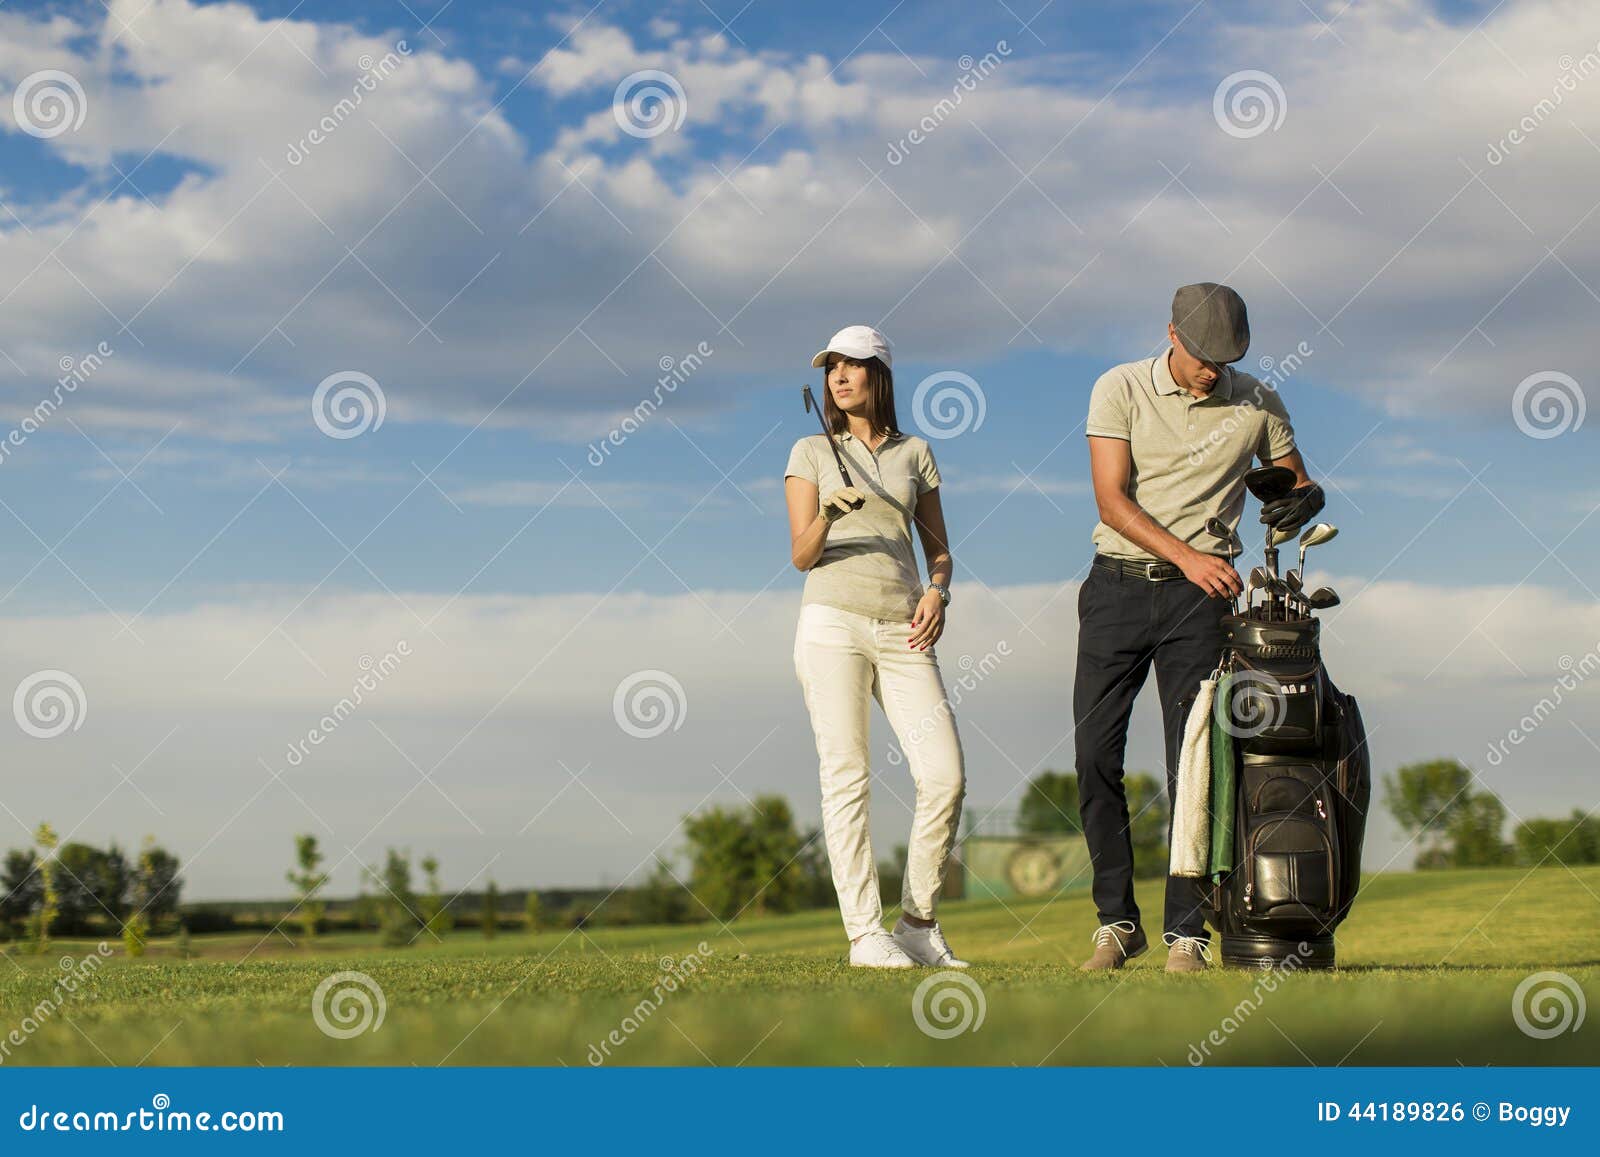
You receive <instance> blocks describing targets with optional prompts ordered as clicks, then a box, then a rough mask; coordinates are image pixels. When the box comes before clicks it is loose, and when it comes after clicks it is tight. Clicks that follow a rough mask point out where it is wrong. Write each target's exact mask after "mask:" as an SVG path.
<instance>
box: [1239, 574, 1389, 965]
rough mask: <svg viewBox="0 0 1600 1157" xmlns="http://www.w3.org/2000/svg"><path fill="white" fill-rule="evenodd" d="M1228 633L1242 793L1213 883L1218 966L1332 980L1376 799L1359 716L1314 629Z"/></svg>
mask: <svg viewBox="0 0 1600 1157" xmlns="http://www.w3.org/2000/svg"><path fill="white" fill-rule="evenodd" d="M1280 606H1281V604H1280ZM1223 626H1224V629H1225V632H1226V639H1227V651H1226V652H1225V654H1224V658H1223V667H1224V670H1225V671H1227V672H1229V673H1231V675H1232V680H1231V694H1230V695H1229V700H1228V711H1229V715H1230V716H1231V719H1230V721H1229V724H1228V730H1229V732H1230V733H1231V734H1233V735H1234V736H1235V737H1236V740H1235V743H1234V745H1233V746H1234V751H1235V769H1236V779H1235V783H1236V787H1237V790H1236V791H1235V793H1234V796H1235V799H1234V813H1233V837H1234V838H1233V856H1232V867H1231V870H1229V871H1225V872H1223V873H1221V874H1220V876H1219V877H1218V878H1216V879H1215V880H1214V881H1213V883H1212V897H1211V899H1212V912H1211V922H1212V924H1213V925H1214V926H1215V928H1216V929H1217V931H1218V932H1219V933H1220V934H1221V939H1222V959H1223V960H1224V961H1225V962H1227V963H1229V964H1239V965H1246V966H1252V967H1262V968H1269V967H1273V966H1275V965H1278V964H1282V963H1287V962H1289V961H1290V959H1291V958H1294V959H1295V963H1294V964H1293V967H1296V968H1331V967H1332V966H1333V963H1334V939H1333V932H1334V929H1335V928H1337V927H1338V926H1339V924H1340V922H1341V921H1343V920H1344V918H1345V916H1346V915H1347V914H1348V913H1349V911H1350V905H1351V904H1352V903H1353V902H1354V900H1355V896H1356V889H1357V888H1358V887H1359V885H1360V882H1361V844H1362V839H1363V837H1364V836H1365V834H1366V826H1367V805H1368V802H1369V800H1370V797H1371V794H1372V769H1371V760H1370V757H1369V755H1368V752H1367V745H1366V738H1367V737H1366V731H1365V729H1364V728H1363V726H1362V723H1361V712H1360V710H1359V709H1358V708H1357V706H1356V701H1355V699H1354V698H1353V697H1351V696H1349V695H1346V694H1345V693H1344V692H1342V691H1340V690H1339V689H1338V688H1337V687H1335V686H1334V684H1333V680H1332V679H1330V678H1329V677H1328V672H1327V670H1326V669H1325V668H1324V667H1323V665H1322V655H1321V649H1320V647H1319V644H1318V635H1319V623H1318V621H1317V620H1316V619H1315V618H1312V617H1310V616H1309V615H1307V616H1305V617H1294V618H1287V619H1284V620H1278V621H1273V620H1271V619H1269V618H1267V617H1266V614H1265V613H1264V612H1263V611H1262V608H1259V607H1258V608H1256V609H1255V610H1252V611H1248V612H1246V613H1245V614H1243V615H1234V616H1229V617H1228V618H1225V619H1224V620H1223Z"/></svg>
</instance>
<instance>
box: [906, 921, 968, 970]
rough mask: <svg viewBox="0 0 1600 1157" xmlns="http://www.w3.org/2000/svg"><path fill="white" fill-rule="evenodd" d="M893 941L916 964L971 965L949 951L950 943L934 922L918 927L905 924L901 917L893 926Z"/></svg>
mask: <svg viewBox="0 0 1600 1157" xmlns="http://www.w3.org/2000/svg"><path fill="white" fill-rule="evenodd" d="M894 942H895V943H896V944H898V945H899V946H900V947H901V948H902V949H903V950H904V951H905V954H906V955H907V956H909V957H911V959H912V960H915V961H916V962H917V963H918V964H926V965H927V966H928V967H929V968H971V967H972V966H971V965H970V964H968V963H967V962H966V961H965V960H962V959H960V958H958V957H957V956H956V954H955V953H954V952H951V951H950V945H949V944H948V943H947V942H946V941H945V938H944V930H943V929H941V928H940V927H939V925H938V924H934V925H933V926H932V927H929V928H918V927H917V926H916V925H914V924H907V923H906V922H905V920H904V919H901V920H900V922H899V923H897V924H896V925H895V926H894Z"/></svg>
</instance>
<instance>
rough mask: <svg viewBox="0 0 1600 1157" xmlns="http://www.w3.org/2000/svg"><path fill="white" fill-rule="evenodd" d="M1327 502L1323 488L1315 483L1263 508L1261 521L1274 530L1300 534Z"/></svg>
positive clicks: (1275, 500)
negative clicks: (1303, 527)
mask: <svg viewBox="0 0 1600 1157" xmlns="http://www.w3.org/2000/svg"><path fill="white" fill-rule="evenodd" d="M1326 502H1327V499H1326V498H1324V497H1323V494H1322V487H1320V486H1318V485H1317V484H1316V483H1315V482H1313V483H1311V484H1310V485H1309V486H1302V487H1300V488H1299V489H1298V490H1291V491H1289V493H1288V494H1285V495H1284V496H1283V497H1282V498H1275V499H1273V500H1272V501H1271V502H1269V503H1267V504H1266V505H1265V506H1263V507H1262V508H1261V521H1262V522H1264V523H1266V524H1267V525H1268V526H1270V527H1272V529H1273V530H1281V531H1286V532H1288V533H1289V534H1298V533H1299V532H1300V528H1301V527H1302V526H1304V525H1305V524H1306V523H1308V522H1310V521H1311V520H1312V519H1313V518H1315V517H1316V516H1317V513H1318V512H1319V511H1320V510H1321V509H1322V507H1323V506H1324V505H1325V503H1326Z"/></svg>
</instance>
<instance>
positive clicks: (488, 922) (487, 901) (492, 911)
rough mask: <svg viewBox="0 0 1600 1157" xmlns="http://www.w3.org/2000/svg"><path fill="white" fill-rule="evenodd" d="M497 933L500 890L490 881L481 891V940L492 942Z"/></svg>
mask: <svg viewBox="0 0 1600 1157" xmlns="http://www.w3.org/2000/svg"><path fill="white" fill-rule="evenodd" d="M498 931H500V889H499V888H497V887H495V885H494V881H493V880H490V881H489V886H488V887H487V888H485V889H484V891H483V938H484V939H485V940H493V939H494V935H495V933H496V932H498Z"/></svg>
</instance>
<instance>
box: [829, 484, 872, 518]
mask: <svg viewBox="0 0 1600 1157" xmlns="http://www.w3.org/2000/svg"><path fill="white" fill-rule="evenodd" d="M866 504H867V496H866V495H865V494H863V493H862V492H861V491H859V490H857V489H856V488H855V487H854V486H846V487H844V488H843V489H840V490H835V491H834V492H833V493H832V494H830V495H828V498H827V501H825V502H823V504H822V517H823V518H824V519H826V520H827V521H828V522H830V523H833V522H838V521H839V520H840V519H841V518H843V517H844V516H845V515H847V514H850V513H853V512H854V511H857V510H860V509H861V508H862V507H863V506H865V505H866Z"/></svg>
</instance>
